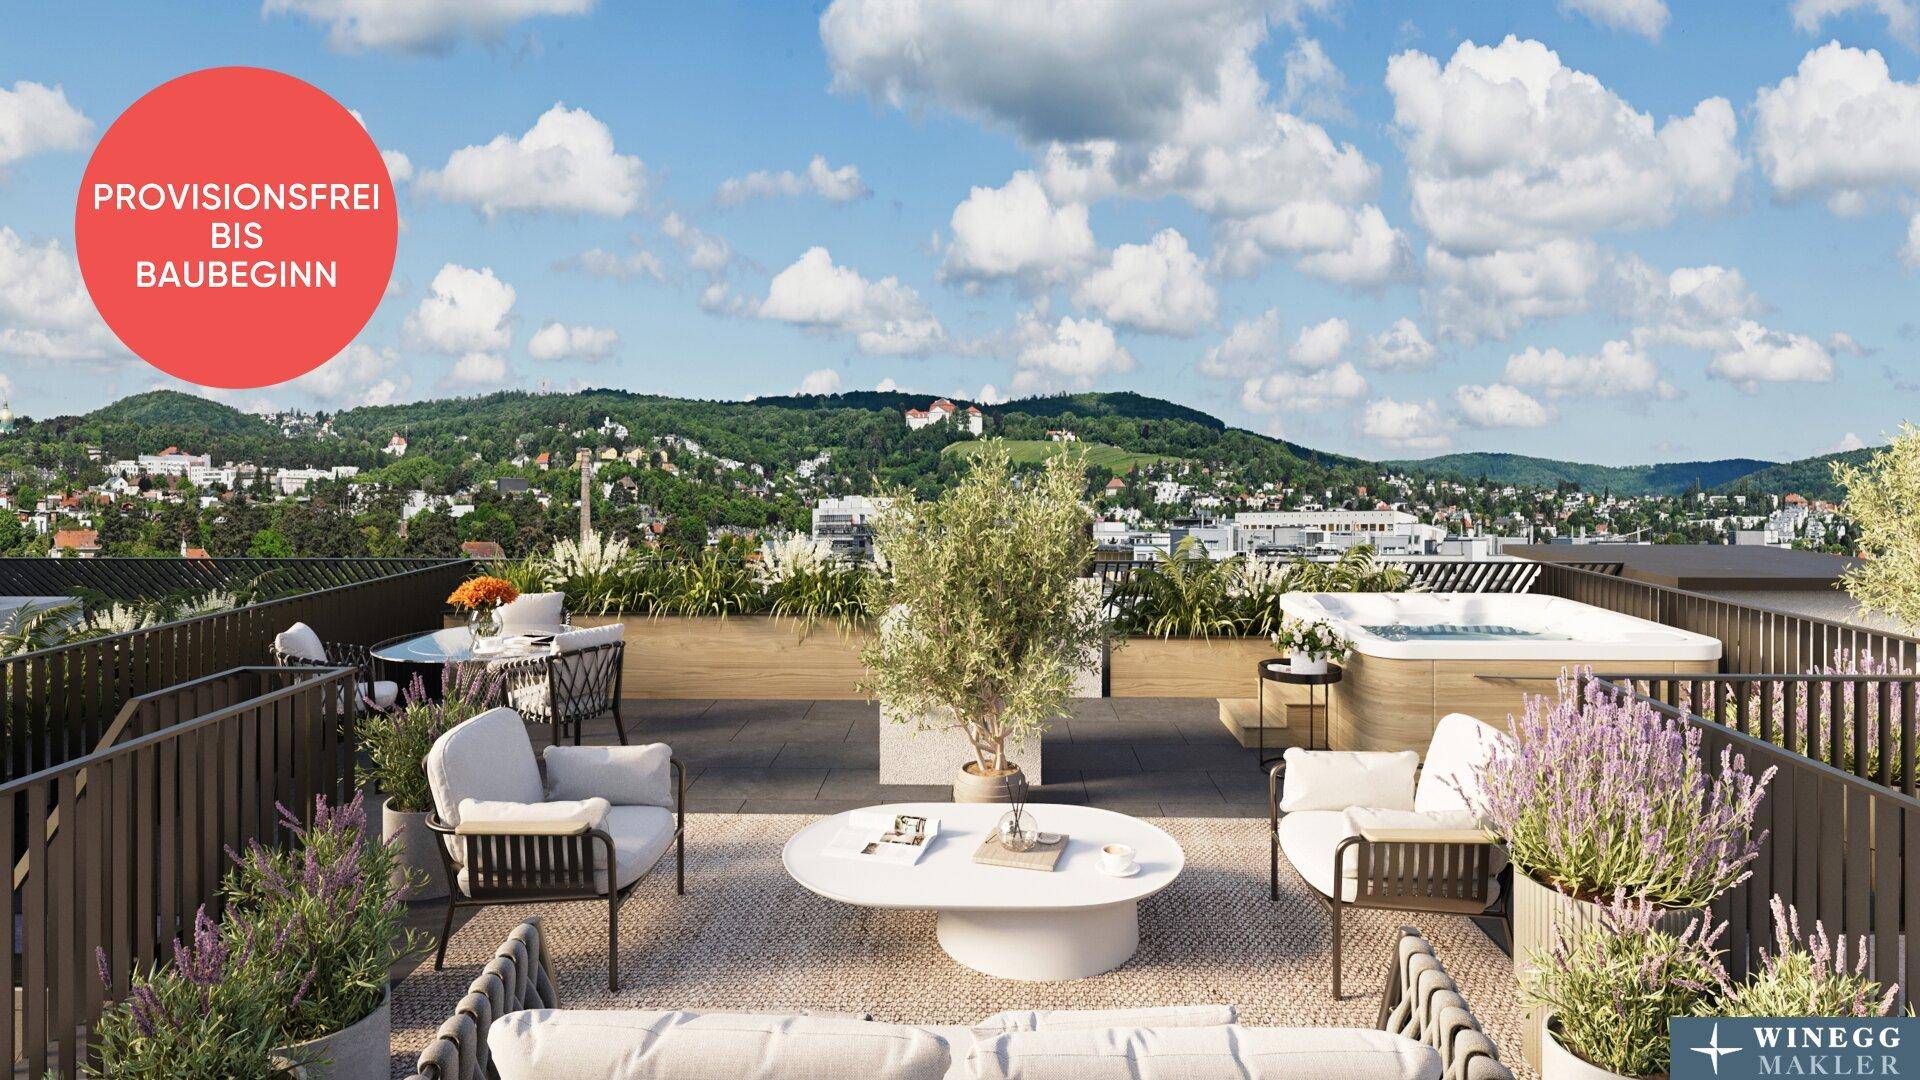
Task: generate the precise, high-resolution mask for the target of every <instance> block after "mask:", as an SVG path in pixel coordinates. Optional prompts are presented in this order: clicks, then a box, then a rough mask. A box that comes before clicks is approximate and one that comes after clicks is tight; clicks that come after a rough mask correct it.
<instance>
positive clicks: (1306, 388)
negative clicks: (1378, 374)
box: [1240, 363, 1367, 413]
mask: <svg viewBox="0 0 1920 1080" xmlns="http://www.w3.org/2000/svg"><path fill="white" fill-rule="evenodd" d="M1366 394H1367V379H1366V376H1364V375H1362V374H1360V372H1359V371H1358V370H1357V369H1355V368H1354V366H1353V365H1352V364H1349V363H1340V364H1335V365H1334V366H1332V367H1328V368H1321V369H1319V370H1314V371H1276V372H1274V373H1273V374H1271V375H1264V376H1255V377H1254V378H1251V379H1248V380H1247V381H1246V382H1244V383H1242V384H1241V387H1240V404H1241V406H1242V407H1243V408H1245V409H1247V410H1248V411H1249V412H1259V413H1270V412H1320V411H1323V410H1326V409H1333V408H1339V407H1341V406H1344V405H1349V404H1352V403H1353V402H1355V401H1358V400H1359V399H1360V398H1363V397H1365V396H1366Z"/></svg>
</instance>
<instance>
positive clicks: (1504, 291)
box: [1421, 240, 1610, 344]
mask: <svg viewBox="0 0 1920 1080" xmlns="http://www.w3.org/2000/svg"><path fill="white" fill-rule="evenodd" d="M1609 262H1610V260H1609V256H1608V255H1607V253H1606V252H1605V251H1603V250H1602V249H1601V248H1600V246H1599V245H1598V244H1595V243H1594V242H1593V241H1591V240H1549V241H1547V242H1546V243H1543V244H1540V245H1539V246H1537V247H1531V248H1516V249H1512V250H1500V251H1492V252H1487V253H1485V254H1479V255H1455V254H1453V253H1451V252H1448V251H1445V250H1442V249H1440V248H1438V247H1431V248H1428V249H1427V284H1426V288H1425V289H1424V290H1423V292H1422V293H1421V302H1422V303H1423V304H1424V305H1425V307H1426V309H1427V313H1428V315H1429V316H1430V317H1431V319H1432V323H1433V325H1434V327H1435V331H1436V333H1437V335H1438V336H1439V337H1440V338H1441V339H1442V340H1449V341H1460V342H1463V343H1466V344H1472V343H1473V342H1475V341H1478V340H1480V339H1482V338H1494V339H1504V338H1506V337H1507V336H1508V335H1510V334H1512V333H1513V332H1514V331H1516V330H1518V329H1519V328H1520V327H1521V326H1523V325H1525V324H1526V323H1528V322H1532V321H1534V320H1538V319H1551V318H1557V317H1559V316H1563V315H1572V314H1575V313H1578V312H1582V311H1586V310H1587V309H1588V307H1589V306H1590V305H1591V303H1592V298H1593V292H1594V289H1595V287H1596V286H1598V285H1599V284H1600V282H1601V280H1602V277H1603V275H1604V273H1605V271H1606V270H1607V268H1608V265H1609Z"/></svg>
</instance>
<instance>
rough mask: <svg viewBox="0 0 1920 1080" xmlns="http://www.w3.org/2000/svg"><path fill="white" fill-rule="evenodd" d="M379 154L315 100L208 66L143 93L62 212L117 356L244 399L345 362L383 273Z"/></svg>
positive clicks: (291, 84)
mask: <svg viewBox="0 0 1920 1080" xmlns="http://www.w3.org/2000/svg"><path fill="white" fill-rule="evenodd" d="M399 233H400V217H399V213H398V212H397V210H396V209H395V207H394V201H393V181H392V179H391V178H390V177H389V176H388V175H387V167H386V163H385V162H384V161H382V160H381V158H380V149H379V147H377V146H375V145H374V142H373V139H372V138H371V137H370V136H368V134H367V132H366V129H365V128H363V127H362V126H361V125H360V122H359V121H357V120H355V119H354V117H353V114H352V113H350V112H348V111H347V110H346V109H345V108H343V107H342V106H341V105H340V103H339V102H337V101H335V100H333V99H332V98H331V97H328V96H327V95H326V94H325V93H324V92H322V91H321V90H319V89H317V88H315V87H313V86H311V85H309V84H307V83H305V82H302V81H300V80H299V79H296V78H294V77H293V76H291V75H286V74H282V73H281V72H277V71H267V70H264V69H262V68H246V67H226V68H210V69H208V70H206V71H196V72H194V73H193V74H191V75H183V76H181V77H180V78H177V79H174V80H173V81H171V82H168V83H166V84H164V85H162V86H159V87H157V88H155V89H153V90H151V91H149V92H148V93H147V94H146V96H144V97H142V98H141V99H140V100H139V101H136V102H134V103H133V105H132V107H130V108H128V109H127V111H126V112H124V113H122V114H120V118H119V119H118V120H115V121H114V122H113V126H112V127H110V128H108V129H107V133H106V135H105V136H103V137H102V138H101V140H100V145H99V146H97V147H95V148H94V151H93V158H92V160H90V161H88V162H87V171H86V176H85V177H84V179H82V181H81V183H80V195H79V199H78V202H77V206H76V208H75V210H74V220H73V234H74V248H75V251H76V253H77V254H78V256H79V260H80V272H81V274H82V276H83V277H85V278H86V282H87V292H88V293H89V294H91V295H92V297H93V303H94V306H95V307H96V308H98V309H99V311H100V315H101V317H102V318H104V319H105V320H106V322H107V325H108V326H109V327H111V328H112V330H113V332H114V333H115V334H116V335H118V336H119V338H120V340H121V342H123V343H124V344H125V345H126V346H127V348H129V349H131V350H133V351H134V353H136V354H137V355H139V356H140V357H141V358H142V359H144V360H146V361H147V362H148V363H150V364H152V365H153V366H155V367H157V368H159V369H160V370H162V371H165V372H167V373H168V374H170V375H175V376H178V377H179V378H182V379H185V380H187V381H188V382H193V383H199V384H201V385H203V386H219V387H227V388H230V389H247V388H252V387H257V386H268V385H271V384H273V383H277V382H284V381H285V380H287V379H291V378H293V377H295V376H297V375H301V374H304V373H306V372H308V371H311V370H313V369H314V368H316V367H318V366H319V365H320V364H322V363H324V362H326V361H327V360H328V359H329V358H331V357H332V356H334V355H335V354H336V353H338V352H339V351H340V350H341V349H343V348H345V347H346V346H347V344H348V343H349V342H351V341H352V340H353V338H354V335H356V334H358V333H359V332H360V330H361V328H362V327H364V326H366V324H367V320H368V319H370V318H372V317H373V312H374V309H375V308H376V307H378V306H379V304H380V298H381V296H382V295H384V294H385V292H386V288H387V282H388V279H389V278H391V277H392V274H393V257H394V250H395V247H396V245H397V244H398V242H399Z"/></svg>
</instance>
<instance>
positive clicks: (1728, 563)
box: [1504, 544, 1857, 592]
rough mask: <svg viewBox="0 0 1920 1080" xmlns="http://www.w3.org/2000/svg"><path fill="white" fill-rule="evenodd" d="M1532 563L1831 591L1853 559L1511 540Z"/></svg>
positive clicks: (1671, 579) (1677, 580) (1694, 585)
mask: <svg viewBox="0 0 1920 1080" xmlns="http://www.w3.org/2000/svg"><path fill="white" fill-rule="evenodd" d="M1504 550H1505V551H1506V553H1507V554H1508V555H1513V556H1516V557H1518V558H1522V559H1532V560H1533V561H1535V562H1551V563H1581V564H1589V565H1590V564H1593V563H1619V564H1620V576H1621V577H1623V578H1627V579H1628V580H1631V581H1644V582H1646V583H1647V584H1649V585H1665V586H1667V587H1668V588H1674V589H1689V590H1696V591H1705V592H1720V591H1724V590H1728V589H1738V590H1747V589H1752V590H1765V591H1768V592H1773V591H1785V590H1808V591H1831V590H1832V589H1834V588H1835V587H1836V585H1837V583H1838V582H1839V580H1840V575H1841V574H1842V573H1844V572H1845V571H1846V569H1847V568H1848V567H1850V566H1852V565H1853V564H1854V563H1855V562H1856V561H1857V560H1854V559H1850V558H1847V557H1845V556H1842V555H1828V554H1826V553H1824V552H1819V551H1796V550H1794V549H1791V548H1777V547H1760V546H1746V545H1731V544H1729V545H1721V546H1716V545H1705V544H1512V545H1508V546H1507V547H1506V548H1505V549H1504Z"/></svg>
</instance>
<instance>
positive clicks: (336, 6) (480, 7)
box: [260, 0, 593, 52]
mask: <svg viewBox="0 0 1920 1080" xmlns="http://www.w3.org/2000/svg"><path fill="white" fill-rule="evenodd" d="M591 10H593V0H265V2H264V3H263V4H261V6H260V13H261V14H262V15H297V16H299V17H301V18H303V19H306V20H307V21H308V22H311V23H315V24H317V25H320V26H324V27H326V29H327V44H328V45H329V46H331V47H333V48H335V49H339V50H341V51H342V52H362V51H364V50H367V49H393V50H396V51H402V52H442V51H445V50H446V49H449V48H451V47H452V46H453V45H454V44H456V43H457V42H459V41H461V40H462V39H471V40H475V41H480V42H487V43H492V42H497V41H499V40H500V39H501V38H502V37H503V36H504V35H505V33H506V31H507V30H508V28H510V27H512V26H513V24H515V23H517V22H520V21H522V20H524V19H531V18H536V17H539V16H548V15H584V14H586V13H587V12H589V11H591Z"/></svg>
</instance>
